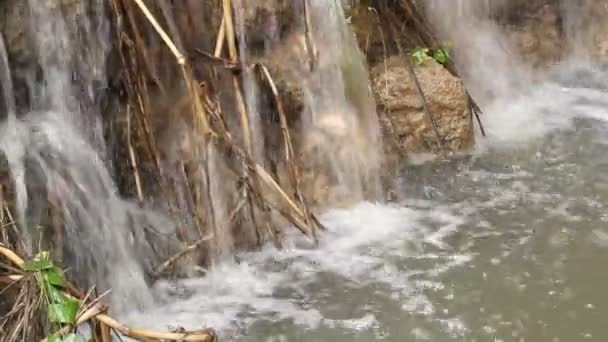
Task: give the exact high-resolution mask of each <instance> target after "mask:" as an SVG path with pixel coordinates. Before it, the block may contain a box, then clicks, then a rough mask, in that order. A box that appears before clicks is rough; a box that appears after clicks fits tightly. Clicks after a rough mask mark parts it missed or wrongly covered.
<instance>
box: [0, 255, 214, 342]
mask: <svg viewBox="0 0 608 342" xmlns="http://www.w3.org/2000/svg"><path fill="white" fill-rule="evenodd" d="M0 255H3V256H4V257H6V258H7V259H8V260H10V261H11V262H13V263H14V264H15V265H16V266H19V267H21V266H22V265H23V264H24V260H23V259H22V258H21V257H20V256H18V255H17V253H15V252H14V251H13V250H11V249H9V248H8V247H6V246H4V245H3V244H0ZM67 290H68V292H70V294H71V295H73V296H75V297H77V298H79V299H83V297H85V296H83V294H82V292H81V291H79V290H77V289H75V288H74V287H73V286H72V285H70V286H67ZM105 311H107V308H106V307H105V306H104V305H102V304H100V303H94V304H93V305H91V306H90V307H89V308H85V309H84V310H83V312H82V313H80V314H79V316H78V318H77V320H76V324H75V325H74V326H79V325H81V324H83V323H85V322H88V321H90V320H92V319H95V320H97V321H98V322H100V323H101V324H103V325H106V326H107V327H108V328H110V329H113V330H115V331H117V332H119V333H120V334H122V335H124V336H127V337H130V338H134V339H139V340H142V341H143V340H148V339H149V340H154V341H204V342H213V341H215V333H214V332H213V330H211V329H205V330H200V331H195V332H179V333H178V332H175V333H173V332H158V331H153V330H147V329H135V328H130V327H127V326H126V325H123V324H122V323H120V322H118V321H117V320H115V319H113V318H112V317H110V316H108V315H107V314H105V313H104V312H105ZM70 329H71V327H70V326H66V327H63V328H62V329H61V330H60V331H59V332H60V333H61V332H63V333H65V332H68V331H69V330H70ZM43 341H46V339H45V340H43Z"/></svg>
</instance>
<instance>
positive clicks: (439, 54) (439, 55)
mask: <svg viewBox="0 0 608 342" xmlns="http://www.w3.org/2000/svg"><path fill="white" fill-rule="evenodd" d="M448 58H449V56H448V53H447V52H446V51H445V50H444V49H437V50H435V52H434V53H433V59H434V60H436V61H437V62H438V63H441V64H445V63H447V61H448Z"/></svg>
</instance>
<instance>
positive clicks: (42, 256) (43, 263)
mask: <svg viewBox="0 0 608 342" xmlns="http://www.w3.org/2000/svg"><path fill="white" fill-rule="evenodd" d="M52 267H53V262H52V261H51V259H50V258H49V254H48V252H40V253H39V254H38V255H36V257H34V260H32V261H27V262H24V263H23V265H21V268H22V269H24V270H26V271H31V272H38V271H42V270H48V269H49V268H52Z"/></svg>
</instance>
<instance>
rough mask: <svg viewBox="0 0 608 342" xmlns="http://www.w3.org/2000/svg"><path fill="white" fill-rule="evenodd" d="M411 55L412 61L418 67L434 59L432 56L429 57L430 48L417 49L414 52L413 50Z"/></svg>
mask: <svg viewBox="0 0 608 342" xmlns="http://www.w3.org/2000/svg"><path fill="white" fill-rule="evenodd" d="M410 55H411V56H412V61H413V62H414V64H416V65H420V64H422V63H424V62H426V61H428V60H429V59H432V58H431V56H429V49H428V48H422V47H417V48H415V49H414V50H412V52H411V53H410Z"/></svg>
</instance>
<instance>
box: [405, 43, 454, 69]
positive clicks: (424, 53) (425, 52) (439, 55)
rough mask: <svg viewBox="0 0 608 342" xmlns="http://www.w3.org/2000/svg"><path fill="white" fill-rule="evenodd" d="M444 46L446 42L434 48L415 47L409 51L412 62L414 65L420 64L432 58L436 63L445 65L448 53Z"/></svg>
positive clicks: (448, 56)
mask: <svg viewBox="0 0 608 342" xmlns="http://www.w3.org/2000/svg"><path fill="white" fill-rule="evenodd" d="M446 46H447V44H446V45H444V46H442V47H440V48H438V49H435V50H431V49H429V48H423V47H416V48H415V49H413V50H412V51H411V52H410V56H411V57H412V62H414V64H416V65H420V64H422V63H424V62H426V61H428V60H431V59H434V60H435V61H436V62H437V63H439V64H444V65H445V64H446V63H447V62H448V60H449V59H450V53H449V52H448V48H447V47H446Z"/></svg>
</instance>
